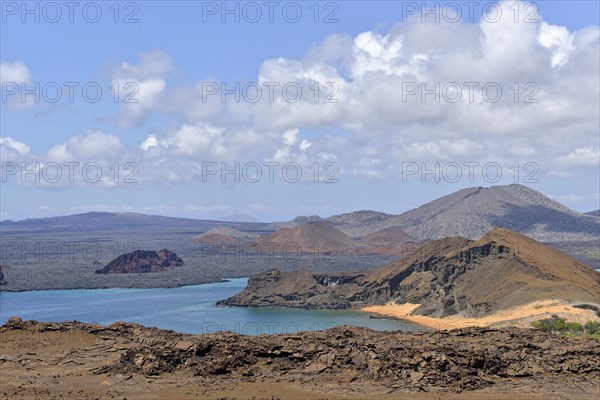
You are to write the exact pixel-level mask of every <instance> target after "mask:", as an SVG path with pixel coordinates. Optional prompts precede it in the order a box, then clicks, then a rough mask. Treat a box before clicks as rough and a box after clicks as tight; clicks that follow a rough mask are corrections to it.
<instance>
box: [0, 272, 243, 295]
mask: <svg viewBox="0 0 600 400" xmlns="http://www.w3.org/2000/svg"><path fill="white" fill-rule="evenodd" d="M232 279H248V277H244V276H242V277H239V278H216V279H215V280H209V281H207V282H199V283H183V284H180V285H159V286H153V285H148V286H134V285H130V286H98V287H72V288H60V289H9V290H7V289H4V288H1V287H0V293H23V292H51V291H52V292H60V291H64V290H108V289H177V288H182V287H188V286H200V285H209V284H211V283H226V282H231V280H232Z"/></svg>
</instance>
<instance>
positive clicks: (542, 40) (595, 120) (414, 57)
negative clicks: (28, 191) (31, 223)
mask: <svg viewBox="0 0 600 400" xmlns="http://www.w3.org/2000/svg"><path fill="white" fill-rule="evenodd" d="M515 4H516V5H517V6H518V9H519V10H520V11H521V14H520V15H521V16H523V15H526V11H527V8H526V7H527V4H526V3H517V2H515V1H501V2H499V7H500V8H501V10H502V17H501V18H498V19H497V20H494V21H490V20H489V19H486V18H481V19H480V20H479V21H478V22H477V23H465V22H458V23H456V22H449V21H446V20H441V21H440V22H435V21H426V22H422V21H421V19H420V16H419V15H414V16H410V17H408V18H407V20H406V21H405V22H398V23H397V24H396V25H394V26H393V27H392V28H391V29H389V30H386V31H384V32H380V31H378V30H371V31H366V32H362V33H359V34H357V35H354V36H352V35H349V34H344V33H337V34H331V35H329V36H327V37H325V38H323V39H322V40H321V41H320V42H319V43H315V44H314V45H313V46H312V47H310V48H307V49H305V52H304V55H303V56H302V57H301V58H290V57H277V58H270V59H266V60H264V61H263V62H262V63H261V64H260V65H257V66H256V68H257V70H258V74H256V75H255V76H251V77H249V78H248V79H247V80H246V81H243V82H237V83H236V82H231V81H229V82H220V81H219V80H218V78H215V77H211V76H207V77H206V78H205V79H203V80H200V81H195V82H193V83H191V84H185V83H183V84H182V83H181V80H180V79H178V77H179V76H180V75H182V74H185V73H186V71H185V70H182V69H181V68H180V66H179V64H178V59H177V58H176V57H174V56H172V55H170V54H169V52H168V50H165V49H161V48H151V49H148V48H147V46H146V48H145V49H140V51H139V52H138V54H137V55H134V54H131V55H130V57H129V58H128V59H127V60H123V61H122V62H120V63H118V64H117V65H115V66H114V67H113V68H111V70H110V72H109V73H108V76H106V80H107V86H108V85H117V86H119V87H121V88H122V89H123V88H126V86H127V85H130V89H132V91H129V92H128V91H127V90H121V91H120V93H118V97H119V100H120V101H119V109H118V110H116V112H114V113H113V114H107V115H100V116H97V118H101V119H103V120H104V121H108V123H109V124H111V125H113V126H114V129H113V130H111V129H82V130H81V131H79V132H77V133H75V134H72V135H70V136H69V137H67V138H66V140H64V141H60V142H56V143H54V144H51V145H50V146H47V148H45V149H36V150H34V149H35V148H36V146H35V143H32V142H30V141H29V142H28V141H26V140H23V139H20V138H18V137H15V136H14V135H11V132H10V131H4V129H3V131H2V132H1V134H2V137H1V138H0V151H1V155H2V162H3V163H15V164H18V165H22V163H26V164H28V165H34V164H35V163H40V165H42V166H43V165H44V164H45V163H58V164H60V165H64V163H69V162H79V163H86V162H87V163H97V164H98V165H100V166H102V168H106V170H108V169H110V168H111V166H112V165H114V163H115V161H118V162H120V163H122V164H126V163H131V164H132V165H133V164H135V165H136V166H139V171H137V173H136V175H135V176H136V178H139V182H141V184H144V183H150V184H157V183H158V184H159V185H163V184H165V185H166V184H178V183H190V182H201V181H202V179H203V178H205V175H206V173H207V168H209V167H210V168H212V166H207V165H206V164H205V162H208V161H210V162H215V163H216V164H217V165H219V164H220V163H227V165H229V166H231V165H234V164H235V163H236V162H240V163H246V164H247V163H251V162H256V163H259V164H261V163H265V162H267V163H270V162H272V163H280V164H285V163H288V162H295V163H298V164H299V165H302V166H303V168H310V166H311V165H314V164H315V163H318V164H319V165H320V166H324V165H329V166H331V165H335V168H337V170H336V174H337V177H339V178H347V179H366V180H369V181H375V182H386V181H389V180H392V179H397V177H398V176H399V175H401V174H403V173H404V172H406V165H407V163H412V164H413V165H414V164H415V163H416V164H417V165H418V164H419V163H427V165H434V163H436V162H440V163H442V164H444V163H446V164H448V163H456V164H459V165H464V163H469V162H478V163H480V164H485V163H497V164H499V165H501V166H502V168H504V169H505V170H506V171H508V169H509V168H510V167H511V166H513V165H514V163H515V162H519V163H521V164H524V163H531V164H535V166H536V168H537V171H536V174H537V178H547V179H554V180H555V182H560V181H561V179H570V178H573V177H574V176H586V177H588V178H589V179H590V181H591V180H593V179H595V180H596V182H597V180H598V169H599V167H600V152H599V134H600V107H599V106H600V91H599V90H598V88H600V74H599V72H598V71H599V70H600V62H599V60H600V27H599V26H589V27H585V28H582V29H578V30H573V31H570V30H569V29H568V28H566V27H565V26H558V25H551V24H549V23H547V22H544V21H543V20H542V18H541V16H539V15H536V16H534V17H533V18H530V19H529V20H527V21H526V20H525V18H520V20H519V21H515V11H514V7H515ZM35 75H36V74H35V70H33V69H31V70H30V68H29V67H28V65H27V63H26V62H24V61H22V60H19V59H11V60H2V64H1V79H2V82H3V85H4V83H6V82H18V83H26V84H30V83H31V82H33V81H34V80H35V78H36V76H35ZM132 93H133V95H132ZM127 96H130V97H132V98H133V97H134V98H135V102H126V101H124V100H125V99H126V97H127ZM17 98H18V96H14V98H11V99H9V100H8V101H7V102H6V103H5V102H4V101H3V108H4V109H5V111H6V112H7V113H8V115H9V116H10V115H11V113H19V112H23V110H32V109H36V108H43V107H46V106H48V104H44V102H43V101H42V102H40V103H37V102H31V101H25V102H22V101H17V100H18V99H17ZM151 119H153V121H154V122H153V123H152V125H151V126H150V125H149V122H148V121H149V120H151ZM157 119H159V120H160V123H157V122H156V121H157ZM53 129H55V130H56V129H60V127H53ZM128 129H131V130H141V131H143V132H145V133H144V135H143V137H141V138H139V140H131V138H127V137H126V133H123V132H126V131H127V130H128ZM261 165H262V164H261ZM129 167H131V168H132V169H131V171H133V169H135V168H136V167H132V166H127V167H123V166H120V167H119V168H124V171H123V172H125V170H126V169H127V168H129ZM31 168H34V169H35V168H36V167H35V166H33V167H31ZM37 168H40V167H39V166H38V167H37ZM332 168H333V167H332ZM324 172H326V171H324ZM3 173H4V172H3ZM505 173H506V172H505ZM511 173H512V172H511ZM322 175H326V173H325V174H322ZM306 176H307V175H306V174H305V177H304V178H306ZM308 176H309V178H308V180H309V181H310V180H311V179H312V178H313V176H312V175H308ZM319 179H323V176H321V177H320V178H319ZM305 180H306V179H305ZM121 181H122V180H121ZM53 183H55V182H53ZM68 183H69V184H71V185H72V184H77V183H78V182H77V179H75V182H68ZM79 183H81V184H85V182H79ZM98 183H99V186H101V187H107V188H112V187H114V186H116V185H119V184H120V183H121V182H115V180H114V179H112V177H111V176H110V175H105V176H103V177H102V178H101V179H100V180H99V181H98ZM27 184H28V185H36V186H39V187H42V188H46V189H52V190H55V189H56V188H57V185H50V184H49V183H48V182H44V180H43V179H42V182H40V183H35V182H34V183H33V184H32V183H31V182H28V183H27ZM58 186H60V185H58ZM467 186H468V185H467ZM471 186H472V185H471ZM594 189H595V192H594V193H591V194H590V193H589V192H590V190H591V191H594ZM597 191H598V188H597V187H593V186H591V187H584V188H581V192H579V193H575V194H573V193H562V192H560V190H556V193H560V195H557V196H563V199H564V200H566V201H567V202H576V201H577V200H575V197H577V196H579V197H580V198H581V197H585V196H592V198H593V199H597V196H598V194H597ZM574 196H575V197H574ZM223 211H225V210H223Z"/></svg>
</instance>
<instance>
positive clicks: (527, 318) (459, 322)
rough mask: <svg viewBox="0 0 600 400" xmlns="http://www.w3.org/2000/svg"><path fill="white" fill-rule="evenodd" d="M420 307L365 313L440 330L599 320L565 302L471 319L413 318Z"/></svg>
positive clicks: (389, 306) (402, 306)
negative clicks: (556, 320)
mask: <svg viewBox="0 0 600 400" xmlns="http://www.w3.org/2000/svg"><path fill="white" fill-rule="evenodd" d="M419 306H420V304H394V303H390V304H387V305H383V306H369V307H364V308H362V309H361V311H366V312H371V313H375V314H379V315H382V316H388V317H393V318H400V319H403V320H406V321H409V322H413V323H417V324H420V325H424V326H426V327H428V328H432V329H436V330H438V329H446V330H449V329H456V328H466V327H491V326H494V327H502V326H508V325H510V326H518V327H524V328H527V327H530V326H531V325H530V323H531V322H532V321H535V320H538V319H543V318H548V317H549V316H551V315H553V314H556V315H558V316H559V317H561V318H564V319H566V320H567V321H572V322H579V323H581V324H583V323H585V322H586V321H596V320H598V319H599V318H598V316H597V315H596V312H595V311H592V310H584V309H581V308H576V307H573V304H570V303H568V302H566V301H564V300H541V301H535V302H532V303H528V304H525V305H522V306H518V307H513V308H509V309H506V310H503V311H500V312H497V313H494V314H491V315H487V316H485V317H480V318H468V317H462V316H449V317H443V318H435V317H428V316H424V315H413V312H414V311H415V310H416V309H417V308H418V307H419Z"/></svg>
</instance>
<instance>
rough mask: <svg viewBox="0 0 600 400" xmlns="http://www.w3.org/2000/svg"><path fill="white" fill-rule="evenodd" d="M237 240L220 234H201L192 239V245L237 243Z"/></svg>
mask: <svg viewBox="0 0 600 400" xmlns="http://www.w3.org/2000/svg"><path fill="white" fill-rule="evenodd" d="M239 242H240V241H239V240H238V239H234V238H232V237H229V236H226V235H222V234H220V233H203V234H201V235H198V236H196V237H194V243H239Z"/></svg>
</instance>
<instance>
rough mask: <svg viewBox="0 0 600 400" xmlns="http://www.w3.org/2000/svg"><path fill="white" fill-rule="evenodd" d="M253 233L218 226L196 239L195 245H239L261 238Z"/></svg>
mask: <svg viewBox="0 0 600 400" xmlns="http://www.w3.org/2000/svg"><path fill="white" fill-rule="evenodd" d="M259 237H260V235H258V234H256V233H252V232H243V231H240V230H238V229H234V228H231V227H228V226H217V227H215V228H212V229H210V230H208V231H206V232H204V233H202V234H200V235H198V236H195V237H194V242H195V243H239V242H241V241H245V240H253V239H256V238H259Z"/></svg>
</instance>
